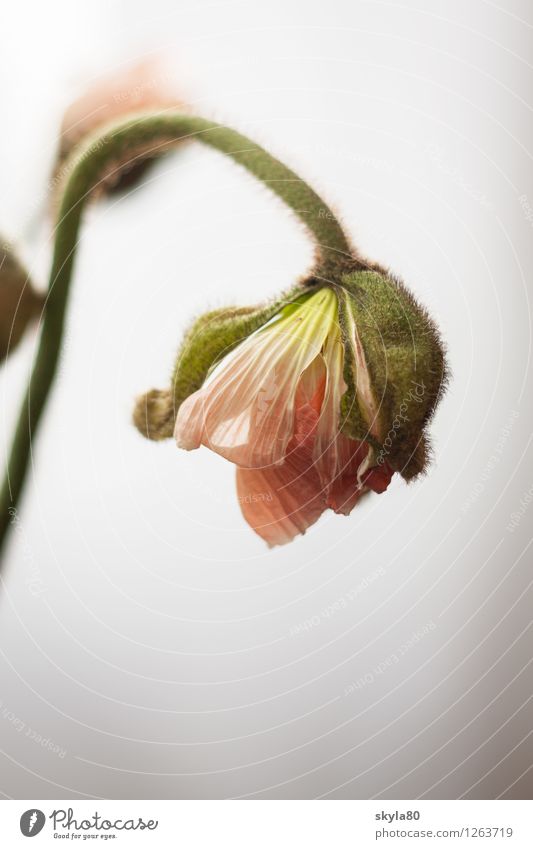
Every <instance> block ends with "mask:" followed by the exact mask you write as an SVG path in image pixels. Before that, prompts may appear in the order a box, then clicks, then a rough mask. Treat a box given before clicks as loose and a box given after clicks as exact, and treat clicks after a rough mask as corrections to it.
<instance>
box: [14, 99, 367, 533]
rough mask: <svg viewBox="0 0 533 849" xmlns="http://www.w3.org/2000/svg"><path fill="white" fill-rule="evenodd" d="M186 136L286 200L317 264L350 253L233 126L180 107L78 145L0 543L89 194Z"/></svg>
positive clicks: (315, 200) (21, 476)
mask: <svg viewBox="0 0 533 849" xmlns="http://www.w3.org/2000/svg"><path fill="white" fill-rule="evenodd" d="M184 138H195V139H198V140H199V141H202V142H204V144H207V145H209V146H210V147H213V148H215V149H217V150H219V151H220V152H222V153H224V154H226V155H227V156H231V157H232V158H233V159H234V160H235V161H236V162H238V163H239V164H240V165H242V166H244V167H245V168H247V169H248V171H250V172H251V173H252V174H253V175H254V176H256V177H257V178H258V179H259V180H261V181H262V182H263V183H264V184H265V185H266V186H268V188H269V189H271V191H273V192H274V193H275V194H277V195H278V196H279V197H280V198H281V199H282V200H284V201H285V203H286V204H287V205H288V206H289V207H290V208H291V209H292V210H293V211H294V212H295V213H296V215H297V216H298V217H299V218H300V219H301V221H303V223H304V224H305V226H306V228H307V229H308V231H309V232H310V234H311V236H312V237H313V240H314V242H315V247H316V250H317V264H318V267H320V268H321V269H322V273H323V271H324V269H327V267H328V265H329V264H330V263H331V262H333V263H334V262H335V260H336V259H342V258H344V257H346V256H349V255H350V253H351V250H350V246H349V243H348V241H347V239H346V236H345V235H344V232H343V230H342V227H341V226H340V224H339V222H338V221H337V219H336V217H335V215H334V214H333V212H332V211H331V210H330V209H329V208H328V206H327V205H326V204H325V203H324V201H323V200H322V199H321V198H320V197H319V195H317V194H316V193H315V192H314V191H313V190H312V189H311V188H310V187H309V186H308V185H307V184H306V183H305V182H304V181H303V180H301V179H300V178H299V177H298V176H297V175H296V174H295V173H294V172H293V171H291V170H290V169H289V168H287V167H285V165H283V164H282V163H281V162H279V161H278V160H277V159H274V158H273V157H272V156H270V154H268V153H267V152H266V151H265V150H263V148H261V147H259V145H257V144H255V143H254V142H252V141H250V139H247V138H246V137H245V136H242V135H240V133H237V132H235V131H234V130H231V129H229V128H228V127H221V126H219V125H218V124H214V123H213V122H211V121H207V120H205V119H204V118H198V117H194V116H191V115H185V114H181V113H173V112H165V113H155V114H147V115H143V116H140V117H138V118H135V119H133V120H129V121H127V122H125V123H122V124H119V125H114V126H112V127H109V128H108V129H107V130H106V131H104V132H103V133H102V134H101V135H99V136H98V137H94V138H93V139H92V140H91V141H90V142H87V144H86V145H84V147H83V149H80V150H78V151H77V152H76V154H75V156H74V158H73V160H72V162H71V164H70V167H69V176H68V179H67V181H66V183H65V186H64V190H63V195H62V199H61V205H60V208H59V216H58V223H57V227H56V234H55V245H54V255H53V261H52V269H51V272H50V281H49V289H48V296H47V302H46V309H45V313H44V321H43V325H42V332H41V338H40V342H39V348H38V351H37V355H36V359H35V363H34V366H33V370H32V373H31V376H30V380H29V384H28V388H27V392H26V396H25V399H24V401H23V404H22V407H21V411H20V415H19V419H18V423H17V428H16V432H15V438H14V440H13V445H12V448H11V454H10V457H9V460H8V465H7V469H6V477H5V481H4V484H3V487H2V490H1V493H0V549H1V547H2V545H3V543H4V540H5V538H6V536H7V534H8V532H9V529H10V526H12V525H13V524H15V522H16V515H17V514H16V510H17V505H18V501H19V498H20V495H21V492H22V488H23V485H24V480H25V477H26V474H27V471H28V465H29V459H30V455H31V448H32V440H33V437H34V435H35V433H36V431H37V428H38V426H39V422H40V420H41V417H42V414H43V411H44V408H45V405H46V400H47V398H48V395H49V392H50V389H51V387H52V383H53V380H54V376H55V373H56V370H57V364H58V359H59V354H60V349H61V340H62V335H63V328H64V321H65V312H66V307H67V299H68V292H69V288H70V281H71V277H72V271H73V267H74V258H75V254H76V248H77V244H78V232H79V227H80V222H81V217H82V213H83V210H84V208H85V206H86V204H87V201H88V200H89V198H90V196H91V194H92V192H93V191H94V189H95V188H97V187H98V185H99V180H100V179H101V178H102V176H103V175H104V173H106V171H107V173H109V170H110V169H112V168H113V167H116V168H118V167H119V164H120V163H121V162H122V163H123V162H125V161H131V160H134V159H135V158H136V157H137V156H142V157H145V156H146V155H147V152H148V154H149V155H153V156H156V155H158V154H161V153H163V152H165V151H166V150H169V149H170V148H172V147H173V146H174V145H175V143H176V142H178V141H180V140H181V139H184ZM138 151H142V154H139V153H138ZM237 247H238V246H237Z"/></svg>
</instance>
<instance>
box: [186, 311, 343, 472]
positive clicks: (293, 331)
mask: <svg viewBox="0 0 533 849" xmlns="http://www.w3.org/2000/svg"><path fill="white" fill-rule="evenodd" d="M306 322H307V325H306V333H305V337H303V338H300V337H299V325H298V323H297V322H295V321H294V319H293V320H292V321H290V320H289V319H281V320H279V321H278V322H277V323H273V324H272V325H270V326H268V325H267V326H266V327H265V328H263V329H262V330H261V331H259V332H258V333H255V334H254V335H252V336H250V337H249V338H248V339H246V340H245V341H244V342H242V343H241V345H239V347H238V348H237V349H236V350H235V351H234V352H233V353H232V354H230V355H229V356H228V357H226V359H225V360H223V361H222V363H221V365H220V366H219V367H218V368H217V369H216V370H215V372H214V373H213V375H212V376H211V378H209V379H208V380H207V382H206V383H205V384H204V386H203V387H202V388H201V389H200V390H199V391H198V392H195V393H194V394H193V395H191V396H190V397H189V398H187V399H186V401H184V403H183V404H182V405H181V407H180V409H179V411H178V416H177V420H176V428H175V437H176V441H177V443H178V446H179V447H180V448H185V449H187V450H191V449H194V448H198V447H199V446H200V445H201V444H203V445H206V446H207V447H208V448H211V449H212V450H213V451H216V452H217V453H218V454H221V455H222V456H223V457H225V458H226V459H227V460H230V461H231V462H232V463H236V464H237V465H239V466H244V467H247V468H259V467H262V466H270V465H271V464H273V463H282V462H283V460H284V457H285V455H286V452H287V449H288V444H289V441H290V439H291V437H292V435H293V431H294V410H295V397H296V390H297V387H298V385H299V381H300V377H301V375H302V373H303V372H304V371H305V370H306V369H307V367H308V366H309V365H310V364H311V363H312V362H313V360H315V359H316V358H317V357H318V356H319V354H320V350H321V348H322V345H323V342H324V339H325V336H326V333H327V329H328V326H329V325H328V322H327V321H326V320H325V318H324V314H323V313H322V312H321V311H320V309H316V310H314V311H313V310H310V311H309V314H308V316H307V317H306ZM309 327H311V329H312V330H315V329H316V332H313V333H309ZM302 328H303V324H302ZM302 333H303V330H302Z"/></svg>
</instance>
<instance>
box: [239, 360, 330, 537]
mask: <svg viewBox="0 0 533 849" xmlns="http://www.w3.org/2000/svg"><path fill="white" fill-rule="evenodd" d="M317 378H318V379H317ZM314 382H315V383H316V385H314V386H313V383H314ZM324 384H325V376H324V373H323V371H322V373H321V372H320V366H317V365H312V366H310V367H309V368H308V369H307V371H306V372H304V375H303V376H302V380H301V381H300V384H299V386H298V390H297V412H296V426H295V434H294V436H293V438H292V439H291V441H290V443H289V445H288V447H287V454H286V458H285V461H284V462H283V463H282V464H278V465H272V466H269V467H267V468H262V469H242V468H238V469H237V495H238V498H239V504H240V506H241V510H242V513H243V516H244V518H245V519H246V521H247V522H248V524H249V525H250V526H251V527H252V528H253V529H254V530H255V531H256V533H258V534H259V536H260V537H262V538H263V539H264V540H265V542H267V543H268V545H269V546H273V545H283V544H284V543H287V542H290V541H291V540H292V539H294V537H295V536H296V535H297V534H304V533H305V531H306V530H307V528H309V527H310V526H311V525H312V524H314V523H315V522H316V521H317V519H318V518H319V517H320V516H321V515H322V513H323V512H324V510H325V509H326V496H325V493H324V490H323V487H322V484H321V481H320V476H319V474H318V471H317V469H316V466H315V465H314V464H313V459H312V452H313V443H314V438H315V436H314V435H315V432H316V426H317V422H318V417H319V413H320V407H321V404H322V398H323V394H324Z"/></svg>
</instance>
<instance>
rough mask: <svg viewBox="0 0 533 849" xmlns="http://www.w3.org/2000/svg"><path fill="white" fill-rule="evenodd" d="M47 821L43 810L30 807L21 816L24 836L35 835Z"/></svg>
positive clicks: (21, 828)
mask: <svg viewBox="0 0 533 849" xmlns="http://www.w3.org/2000/svg"><path fill="white" fill-rule="evenodd" d="M45 822H46V817H45V815H44V814H43V812H42V811H39V810H38V809H37V808H30V810H29V811H24V813H23V814H22V816H21V818H20V830H21V832H22V833H23V835H24V837H35V835H36V834H39V832H40V831H42V829H43V826H44V824H45Z"/></svg>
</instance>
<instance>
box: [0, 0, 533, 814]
mask: <svg viewBox="0 0 533 849" xmlns="http://www.w3.org/2000/svg"><path fill="white" fill-rule="evenodd" d="M30 23H31V26H30ZM2 28H3V36H2V43H3V44H2V46H3V50H2V56H1V59H0V70H1V76H2V79H3V85H2V87H1V89H0V103H1V108H2V114H3V116H4V122H5V123H4V126H7V129H8V131H7V132H5V131H4V132H2V134H1V136H0V186H1V193H0V228H1V229H2V230H3V231H4V232H5V233H6V234H7V235H8V236H10V237H18V238H19V243H20V247H21V251H22V252H23V254H24V256H25V258H26V260H27V262H28V264H29V265H30V267H31V269H32V273H33V274H34V276H35V277H36V278H37V279H38V280H40V281H43V280H44V279H45V273H46V268H47V265H48V263H49V256H50V244H49V241H48V232H47V230H46V229H45V228H36V227H35V224H34V219H35V213H36V210H37V209H38V208H39V206H42V203H43V192H44V191H45V189H46V181H47V174H48V169H49V167H50V162H51V159H52V157H53V152H54V146H55V144H56V140H57V122H58V120H59V116H60V114H61V111H62V108H63V106H64V104H65V103H66V102H67V101H68V99H69V98H70V97H71V96H72V95H74V94H75V93H76V92H77V91H78V89H79V86H80V85H82V84H83V83H84V82H85V81H86V80H87V79H90V78H92V77H94V76H95V75H97V74H98V73H99V72H101V71H102V70H108V71H109V70H112V69H113V68H115V67H119V66H120V65H121V64H122V63H124V62H127V61H128V60H129V59H130V58H132V57H139V56H141V55H143V54H145V53H147V52H150V51H159V50H167V51H168V52H169V53H170V55H171V57H172V60H173V63H174V69H175V72H176V74H177V75H178V77H179V78H181V79H182V80H183V89H184V93H185V95H186V96H187V97H188V99H189V100H190V101H192V102H194V103H195V105H196V107H197V109H198V110H199V111H202V112H204V113H205V114H208V115H214V116H216V117H217V118H218V119H225V120H227V121H228V122H233V124H235V125H236V126H238V127H240V128H242V129H243V130H244V131H245V132H247V133H248V134H250V135H253V136H254V137H255V138H257V139H258V140H259V141H261V142H262V143H264V144H265V145H267V146H268V147H269V148H270V149H271V150H272V151H273V152H275V153H278V154H279V155H280V156H281V157H282V158H284V159H285V160H286V161H287V162H288V163H289V164H291V165H293V166H294V167H296V168H297V169H298V170H299V171H300V172H301V173H302V174H303V175H304V176H307V177H309V178H310V179H311V180H312V181H313V183H314V185H315V186H316V187H317V188H318V189H319V190H322V191H323V192H324V194H325V196H326V197H327V199H328V200H329V201H331V202H333V203H334V204H335V206H336V208H337V209H338V210H339V211H340V212H341V213H342V216H343V219H344V221H345V223H346V225H347V227H348V229H349V231H350V232H351V233H352V235H353V237H354V239H355V240H356V241H357V243H358V244H359V246H360V247H361V249H362V250H363V251H364V252H365V253H367V254H368V255H370V256H373V257H375V258H376V259H379V260H380V261H381V262H382V263H384V264H388V265H390V266H391V267H392V268H393V269H394V270H395V271H396V272H397V273H399V274H400V275H401V276H402V277H403V278H404V279H405V280H406V281H407V282H408V284H409V286H410V287H411V288H412V290H413V291H414V292H415V293H416V294H417V295H418V296H419V298H420V299H421V300H422V301H423V302H424V303H425V304H426V305H427V306H428V308H429V309H430V311H431V313H432V314H433V315H434V316H435V317H436V319H437V321H438V323H439V325H440V327H441V329H442V332H443V334H444V337H445V339H446V341H447V344H448V347H449V356H450V362H451V366H452V369H453V382H452V383H451V386H450V390H449V392H448V395H447V397H446V399H445V401H444V403H443V404H442V406H441V408H440V409H439V412H438V415H437V417H436V419H435V422H434V427H433V433H434V438H435V439H434V444H435V456H436V463H435V465H434V467H433V469H432V471H431V474H430V475H429V476H428V477H427V478H425V479H424V480H421V481H420V482H417V483H416V484H414V485H412V486H409V487H407V486H406V485H405V484H404V483H402V482H401V481H400V480H398V481H394V483H393V484H392V485H391V487H390V491H389V492H388V493H387V494H386V495H384V496H381V497H377V496H376V497H371V498H369V499H368V501H367V502H365V503H364V504H363V505H361V506H360V508H358V510H356V511H355V512H354V514H353V515H352V517H351V518H350V519H345V518H343V517H336V516H334V515H332V514H330V515H327V516H325V517H323V518H322V520H321V521H320V522H319V523H318V524H317V525H316V526H314V527H313V529H312V530H311V531H310V532H309V534H308V535H307V536H306V537H305V538H303V539H299V540H297V541H296V542H295V543H294V544H293V545H291V546H289V547H285V548H281V549H277V550H273V551H267V550H266V548H265V547H264V545H263V544H262V542H261V541H260V540H259V539H258V538H256V537H255V536H254V534H253V533H252V532H251V531H250V530H249V529H248V528H247V527H246V526H245V524H244V522H243V520H242V518H241V516H240V513H239V508H238V505H237V501H236V495H235V490H234V470H233V468H232V467H231V466H230V465H229V464H227V463H225V462H224V461H223V460H221V459H220V458H219V457H216V456H214V455H212V454H210V453H209V452H208V451H205V450H202V451H201V452H195V453H191V454H186V453H184V452H178V451H177V449H175V447H174V446H173V445H172V444H171V443H170V442H169V443H166V444H163V445H152V444H149V443H147V442H145V441H143V440H142V438H141V437H140V436H139V435H138V434H137V433H136V432H135V431H134V429H133V428H132V427H131V426H130V424H129V418H130V410H131V406H132V400H133V398H134V397H135V395H136V394H137V393H139V392H141V391H144V390H145V389H147V388H149V387H151V386H158V385H164V383H165V379H166V376H167V374H168V371H169V368H170V366H171V361H172V356H173V353H174V350H175V348H176V346H177V344H178V340H179V338H180V334H181V332H182V330H183V328H184V326H185V325H186V323H187V322H188V320H189V319H190V317H191V316H192V315H195V314H197V313H198V312H200V311H202V310H203V309H204V308H206V307H209V306H213V305H218V304H222V303H227V302H231V301H237V302H239V301H243V302H254V301H257V300H259V299H261V298H262V297H264V296H266V295H270V294H272V293H276V292H277V291H279V290H280V289H282V288H284V287H285V286H286V285H287V284H288V283H290V282H291V281H292V280H293V279H294V278H295V276H297V275H299V274H300V273H301V272H303V271H304V270H305V268H306V267H307V265H308V264H309V261H310V257H311V250H310V246H309V243H308V242H307V240H306V238H305V235H304V234H303V233H302V231H301V230H300V228H299V227H298V226H297V225H296V223H295V222H294V221H293V220H291V218H290V217H289V216H288V215H287V214H285V212H284V211H283V210H282V209H281V207H279V206H278V204H277V203H275V202H273V201H271V199H270V197H269V196H268V193H266V192H265V191H264V190H261V189H259V190H258V188H257V186H256V185H254V183H253V181H252V180H251V179H249V178H248V177H247V176H246V175H244V174H243V173H242V172H241V171H239V170H238V169H237V168H236V167H234V166H232V165H231V164H228V163H227V162H226V161H223V160H222V159H221V158H220V157H218V156H217V155H216V154H214V153H213V152H210V151H208V150H205V149H202V148H201V147H200V146H192V145H191V146H190V147H189V148H188V149H186V150H184V151H183V152H182V154H181V155H176V156H173V157H171V158H168V159H166V160H165V161H164V162H162V163H160V164H159V165H158V167H157V169H156V170H155V171H154V172H153V174H152V179H151V181H150V182H149V184H147V185H145V186H144V187H143V188H142V189H140V190H138V191H137V192H135V193H134V194H133V195H132V196H131V197H129V198H126V199H121V200H119V201H115V202H114V203H109V204H101V205H99V206H98V207H97V208H94V209H93V210H91V212H90V215H89V216H88V218H87V223H86V226H85V229H84V235H83V244H82V247H81V250H80V253H79V261H78V265H77V274H76V280H75V286H74V292H73V297H72V302H71V305H70V311H69V320H68V334H67V340H66V346H65V354H64V357H63V359H62V363H61V370H60V377H59V381H58V384H57V385H56V388H55V391H54V394H53V399H52V402H51V404H50V406H49V408H48V411H47V416H46V422H45V426H44V429H43V431H42V433H41V435H40V437H39V440H38V444H36V445H35V446H34V447H35V454H34V458H33V459H34V466H33V469H32V473H31V480H30V484H29V486H28V489H27V491H26V496H25V499H24V501H23V504H22V505H21V510H20V513H19V515H18V517H17V526H16V533H15V534H14V536H13V539H12V541H11V545H10V548H9V552H8V563H7V568H6V569H5V570H4V572H3V574H2V585H1V593H0V681H1V694H0V699H1V702H2V706H1V708H0V748H1V763H2V767H1V772H0V791H1V793H2V794H3V795H4V796H6V797H16V798H21V797H24V798H28V797H30V798H31V797H34V798H44V797H48V798H56V797H116V798H129V797H154V798H160V797H161V798H167V797H168V798H190V797H206V798H212V797H257V798H294V797H308V798H309V797H329V798H332V797H334V798H345V797H355V798H370V797H372V798H373V797H377V798H413V797H425V798H458V797H461V798H487V797H489V798H496V797H504V798H528V797H530V796H531V791H532V788H533V769H532V764H533V740H532V736H531V735H532V730H533V726H532V712H533V707H532V706H533V698H532V694H533V687H532V684H533V673H532V664H531V659H532V653H531V645H532V638H533V631H532V629H531V616H532V595H533V593H532V590H531V580H532V575H531V560H532V558H531V548H530V543H531V522H532V518H533V507H530V506H529V504H527V503H526V502H527V501H528V500H531V494H530V495H529V496H527V497H526V501H524V505H525V506H524V507H523V508H522V507H521V500H523V499H524V494H525V493H527V492H528V491H530V493H533V489H531V487H532V484H533V470H532V462H531V461H532V454H533V448H532V446H531V441H532V426H531V401H532V398H531V374H530V341H531V334H530V330H531V328H530V304H529V299H528V285H529V281H530V280H531V272H532V251H531V243H532V240H533V229H532V228H533V211H532V207H533V186H532V172H531V156H530V153H529V150H528V147H530V144H529V143H530V140H531V137H532V121H531V107H530V106H529V105H528V98H529V96H530V92H531V82H532V79H531V78H532V66H531V65H530V64H528V62H527V61H526V58H527V55H528V47H530V45H531V35H532V28H533V15H532V10H531V7H530V5H529V4H528V3H527V2H525V0H524V2H521V1H520V0H508V2H505V3H492V2H483V0H473V2H469V3H465V2H454V0H452V2H437V0H431V2H422V0H406V2H402V3H387V2H379V1H377V0H374V2H361V0H357V1H356V2H353V0H330V2H328V3H322V2H318V0H311V2H309V0H306V1H305V2H304V0H292V2H291V0H288V2H287V0H271V1H270V2H268V3H263V4H261V3H255V4H254V3H245V2H213V3H210V2H205V1H204V0H201V2H198V0H196V2H184V0H181V2H178V3H176V2H171V0H151V2H149V3H141V2H140V0H136V2H128V3H126V2H123V3H111V4H110V3H103V2H91V3H90V4H89V3H86V4H85V5H84V4H78V3H76V4H67V3H64V4H62V3H51V4H46V8H45V7H44V5H43V7H42V8H41V6H40V5H39V4H28V3H24V2H22V3H17V4H10V5H9V6H8V7H6V9H5V10H4V11H3V17H2ZM529 53H530V51H529ZM34 342H35V340H34V339H29V340H28V341H27V342H26V344H25V346H24V347H23V349H21V350H20V351H19V352H18V353H17V355H16V357H14V359H13V361H12V362H11V363H10V365H9V368H8V369H7V370H5V371H4V372H3V373H2V375H1V383H0V397H1V404H2V415H1V432H2V452H5V445H6V437H7V434H8V433H9V432H10V429H11V426H12V423H13V421H14V416H15V411H16V408H17V403H18V400H19V398H20V395H21V386H22V380H23V378H24V377H25V375H26V372H27V369H28V365H29V363H30V361H31V358H32V354H33V351H34ZM513 513H516V514H519V515H518V518H516V517H515V519H516V520H515V524H516V527H514V528H513V529H512V530H510V529H509V527H508V526H509V523H510V522H511V517H512V514H513ZM365 585H367V586H365ZM306 621H307V622H308V623H310V624H308V627H307V628H301V627H300V626H301V624H302V623H305V622H306ZM417 633H418V637H415V638H413V634H417ZM357 682H358V683H357ZM35 735H41V738H42V739H41V740H39V738H37V739H35ZM48 739H49V740H50V741H51V743H50V746H53V747H55V751H53V750H50V749H48V748H46V742H43V740H44V741H46V740H48Z"/></svg>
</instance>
